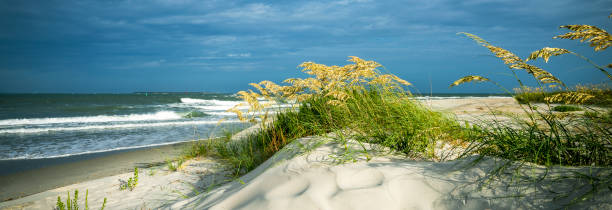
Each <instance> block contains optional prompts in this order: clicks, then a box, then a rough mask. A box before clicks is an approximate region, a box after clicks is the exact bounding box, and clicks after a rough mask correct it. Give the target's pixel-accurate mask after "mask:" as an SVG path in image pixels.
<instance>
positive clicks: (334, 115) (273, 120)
mask: <svg viewBox="0 0 612 210" xmlns="http://www.w3.org/2000/svg"><path fill="white" fill-rule="evenodd" d="M349 61H350V62H352V64H348V65H345V66H326V65H323V64H317V63H314V62H305V63H302V64H301V65H300V67H302V71H303V72H304V73H306V74H308V75H309V77H307V78H304V79H302V78H291V79H287V80H285V81H284V83H286V84H288V85H286V86H281V85H277V84H275V83H273V82H270V81H262V82H260V83H251V85H252V86H253V87H254V88H255V90H248V91H240V92H238V95H239V97H240V98H242V99H243V100H244V103H241V104H239V105H237V106H236V107H234V108H232V109H230V110H228V111H231V112H234V113H236V114H237V116H238V118H240V119H241V120H243V121H249V122H252V123H259V125H260V128H261V129H260V130H259V131H258V132H257V133H255V134H253V135H251V136H250V137H249V138H248V139H244V140H241V141H227V140H225V141H223V140H220V141H215V142H216V143H211V146H210V147H209V148H210V150H211V151H212V153H214V154H215V155H218V156H220V157H221V158H224V159H227V160H228V162H229V163H231V165H232V166H233V168H234V169H235V172H236V174H242V173H245V172H248V171H250V170H251V169H253V168H255V167H257V166H258V165H259V164H261V163H262V162H263V161H265V160H266V159H268V158H269V157H271V156H272V155H274V154H275V153H276V152H277V151H279V150H280V149H282V148H283V147H284V146H285V145H287V144H288V143H290V142H291V141H293V140H294V139H297V138H300V137H304V136H311V135H322V134H326V133H332V132H333V133H338V134H341V135H342V138H351V139H355V140H358V141H360V142H368V143H376V144H379V145H383V146H386V147H388V148H392V149H394V150H396V151H400V152H402V153H404V154H405V155H407V156H409V157H423V158H432V157H433V156H434V152H433V150H434V146H435V142H436V141H438V140H451V139H455V138H453V137H452V136H453V135H462V134H461V132H462V128H461V126H459V124H458V123H457V122H455V121H453V120H450V119H449V118H447V116H445V115H443V114H440V113H437V112H433V111H430V110H429V109H427V108H425V107H423V106H422V105H421V104H420V103H418V102H416V101H415V100H414V99H413V97H412V94H411V93H410V92H409V91H408V90H406V89H405V88H406V87H408V86H410V85H411V84H410V83H409V82H407V81H405V80H403V79H400V78H399V77H397V76H395V75H392V74H383V73H382V72H381V70H379V67H381V65H380V64H378V63H377V62H374V61H366V60H363V59H360V58H358V57H351V58H350V59H349ZM262 99H263V100H262ZM279 102H289V103H293V104H294V106H293V107H292V108H289V109H285V110H283V111H281V112H279V113H278V114H276V115H274V116H272V115H269V114H268V113H269V112H268V111H269V109H267V108H268V107H271V106H273V105H275V104H277V103H279ZM240 106H246V107H248V110H247V111H245V112H243V111H241V110H239V107H240ZM337 140H338V141H342V139H341V138H338V139H337Z"/></svg>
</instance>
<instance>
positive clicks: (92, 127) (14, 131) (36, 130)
mask: <svg viewBox="0 0 612 210" xmlns="http://www.w3.org/2000/svg"><path fill="white" fill-rule="evenodd" d="M237 122H240V121H239V120H226V121H223V122H222V123H237ZM216 123H219V121H182V122H158V123H133V124H115V125H90V126H80V127H54V128H16V129H5V130H0V134H18V133H40V132H57V131H80V130H96V129H121V128H142V127H160V126H181V125H204V124H216Z"/></svg>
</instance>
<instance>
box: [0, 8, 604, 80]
mask: <svg viewBox="0 0 612 210" xmlns="http://www.w3.org/2000/svg"><path fill="white" fill-rule="evenodd" d="M610 11H612V4H610V3H609V2H608V1H588V3H585V2H584V1H578V0H575V1H569V0H557V1H510V0H507V1H506V0H470V1H450V0H448V1H441V0H439V1H435V0H434V1H367V0H361V1H359V0H355V1H349V0H343V1H261V2H252V1H195V0H193V1H192V0H156V1H144V0H143V1H137V0H124V1H121V0H115V1H60V0H51V1H49V0H47V1H42V0H41V1H20V0H2V1H0V27H1V28H2V29H3V30H1V31H0V76H1V77H2V79H0V80H2V81H3V82H2V84H0V91H2V92H35V91H39V92H131V91H143V90H152V91H201V90H209V91H229V92H232V91H235V90H237V89H242V88H245V85H246V84H247V83H248V82H254V81H259V80H263V79H269V80H275V81H279V80H281V79H283V78H285V77H289V76H299V75H300V74H299V72H298V71H296V69H295V68H296V66H297V65H298V64H299V63H300V62H303V61H309V60H312V61H315V62H321V63H325V64H336V65H343V64H345V63H346V62H345V61H344V60H346V57H347V56H350V55H355V56H360V57H363V58H366V59H374V60H376V61H379V62H380V63H382V64H383V65H385V67H386V68H387V69H388V70H390V71H391V72H393V73H396V74H398V75H399V76H401V77H403V78H405V79H407V80H409V81H411V82H413V83H415V84H416V86H417V88H419V89H421V90H423V91H424V92H425V91H427V92H428V90H429V84H430V83H431V84H432V85H433V86H434V91H435V92H447V91H449V90H448V89H446V87H447V85H448V83H450V82H451V81H452V80H454V79H456V78H457V77H459V76H463V75H464V74H472V73H485V74H492V76H493V77H496V76H498V77H499V78H500V79H505V77H504V76H503V71H504V69H503V65H502V64H500V62H499V61H497V60H495V59H493V58H490V56H486V55H487V51H486V50H484V49H482V48H481V47H479V46H477V45H475V44H474V43H473V42H471V41H470V40H469V39H467V38H465V37H461V36H457V35H456V33H457V32H461V31H466V32H470V33H475V34H478V35H480V36H482V37H483V38H485V39H488V40H489V41H491V42H493V43H495V44H498V45H499V46H502V47H505V48H508V49H510V50H512V51H514V52H516V53H517V54H519V55H522V56H524V55H525V54H526V53H528V52H529V51H531V50H535V49H537V48H539V47H544V46H558V47H568V48H571V49H576V50H578V51H580V52H584V53H585V54H587V55H589V56H593V57H595V59H596V60H597V59H598V58H600V60H597V61H601V62H607V60H609V59H606V58H609V57H610V53H606V52H604V53H598V54H594V53H593V52H592V50H591V49H589V48H588V47H585V46H584V44H579V43H577V42H572V41H559V40H552V39H551V37H552V36H554V35H556V34H559V33H562V32H563V31H559V30H558V29H557V27H558V26H559V25H563V24H593V25H598V26H601V27H603V28H606V27H608V26H609V25H610V20H609V19H608V18H607V15H608V14H609V12H610ZM602 57H603V58H602ZM567 60H569V61H567V62H565V63H563V62H562V61H560V60H559V61H558V62H556V63H557V65H558V66H555V64H554V62H553V63H552V64H549V65H552V66H551V68H560V69H559V72H558V74H559V76H560V77H562V79H563V76H565V77H566V78H568V79H570V80H571V79H575V80H576V81H577V80H578V79H591V80H597V78H598V76H599V75H597V74H596V73H597V72H595V71H592V70H590V69H589V70H584V71H585V72H589V73H586V74H580V76H579V77H572V76H567V75H571V74H575V73H576V71H583V70H580V69H581V68H583V67H584V63H580V61H579V60H572V59H567ZM568 62H569V63H568ZM602 64H603V63H602ZM561 67H563V68H561ZM591 71H592V72H594V73H593V74H590V72H591ZM491 72H501V73H491ZM553 72H554V71H553ZM555 73H556V72H555ZM500 75H501V76H500ZM430 78H431V79H430ZM508 85H510V86H511V85H512V83H508ZM464 90H465V91H483V90H482V89H469V87H468V88H466V89H464ZM486 91H492V90H490V89H489V90H484V92H486Z"/></svg>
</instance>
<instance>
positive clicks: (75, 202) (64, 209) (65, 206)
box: [55, 190, 106, 210]
mask: <svg viewBox="0 0 612 210" xmlns="http://www.w3.org/2000/svg"><path fill="white" fill-rule="evenodd" d="M88 196H89V190H87V191H85V210H88V209H89V203H88V202H87V197H88ZM105 206H106V198H104V202H103V203H102V207H100V210H104V207H105ZM55 209H56V210H78V209H80V206H79V190H74V198H70V192H68V196H67V198H66V203H64V202H62V199H61V197H60V196H57V202H56V203H55Z"/></svg>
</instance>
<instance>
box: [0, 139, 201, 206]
mask: <svg viewBox="0 0 612 210" xmlns="http://www.w3.org/2000/svg"><path fill="white" fill-rule="evenodd" d="M189 144H190V143H179V144H171V145H165V146H158V147H151V148H141V149H131V150H122V151H112V152H103V153H94V154H84V155H74V156H68V157H62V158H50V159H36V160H8V161H0V166H2V168H3V169H5V170H3V171H2V174H1V175H0V186H2V190H1V191H0V200H2V201H6V200H13V199H15V198H18V197H23V196H27V195H31V194H34V193H38V192H43V191H46V190H50V189H54V188H58V187H62V186H67V185H71V184H74V183H79V182H84V181H87V180H94V179H99V178H103V177H108V176H114V175H117V174H123V173H126V172H130V171H133V170H134V167H139V168H148V167H152V166H158V165H163V164H166V160H169V159H173V158H175V157H177V156H178V155H179V154H181V152H183V151H184V148H185V146H188V145H189Z"/></svg>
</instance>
